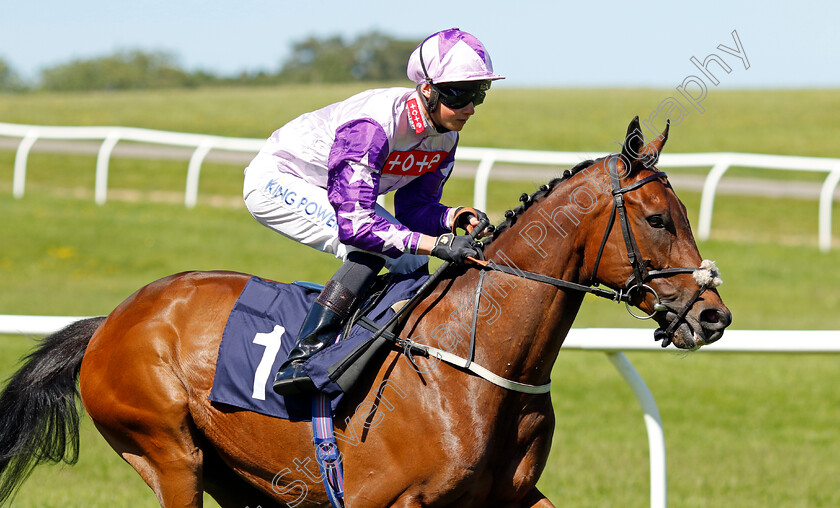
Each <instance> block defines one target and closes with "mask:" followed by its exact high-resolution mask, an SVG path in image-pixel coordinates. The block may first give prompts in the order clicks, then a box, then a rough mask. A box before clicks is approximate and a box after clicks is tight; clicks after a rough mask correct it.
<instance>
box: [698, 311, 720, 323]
mask: <svg viewBox="0 0 840 508" xmlns="http://www.w3.org/2000/svg"><path fill="white" fill-rule="evenodd" d="M700 320H701V321H703V322H704V323H712V324H714V323H717V322H718V321H720V314H719V313H718V311H717V309H706V310H704V311H703V312H701V313H700Z"/></svg>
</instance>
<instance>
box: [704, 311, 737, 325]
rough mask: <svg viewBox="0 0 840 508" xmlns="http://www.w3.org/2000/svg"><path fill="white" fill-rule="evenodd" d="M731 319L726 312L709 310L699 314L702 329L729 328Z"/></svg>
mask: <svg viewBox="0 0 840 508" xmlns="http://www.w3.org/2000/svg"><path fill="white" fill-rule="evenodd" d="M730 321H731V318H730V317H729V315H728V313H727V312H726V311H723V310H721V309H716V308H711V309H706V310H704V311H703V312H701V313H700V323H702V325H703V327H704V328H710V329H719V328H726V327H727V326H729V323H730Z"/></svg>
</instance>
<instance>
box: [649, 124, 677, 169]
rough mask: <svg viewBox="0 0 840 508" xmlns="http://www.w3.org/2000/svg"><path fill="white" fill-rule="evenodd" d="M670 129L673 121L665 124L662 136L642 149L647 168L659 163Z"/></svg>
mask: <svg viewBox="0 0 840 508" xmlns="http://www.w3.org/2000/svg"><path fill="white" fill-rule="evenodd" d="M670 128H671V120H670V119H668V123H666V124H665V130H664V131H662V134H660V135H659V137H657V138H656V139H654V140H653V141H651V142H650V143H648V144H647V146H646V147H644V149H642V154H643V155H644V164H645V167H651V166H654V165H655V164H656V163H657V161H659V154H660V153H662V148H663V147H664V146H665V142H666V141H668V130H669V129H670Z"/></svg>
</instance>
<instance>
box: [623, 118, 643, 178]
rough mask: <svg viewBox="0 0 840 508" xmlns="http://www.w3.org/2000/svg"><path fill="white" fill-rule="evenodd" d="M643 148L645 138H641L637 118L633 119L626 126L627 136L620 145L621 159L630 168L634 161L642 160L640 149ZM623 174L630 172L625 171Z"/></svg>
mask: <svg viewBox="0 0 840 508" xmlns="http://www.w3.org/2000/svg"><path fill="white" fill-rule="evenodd" d="M644 146H645V138H644V137H643V136H642V129H641V128H640V127H639V117H638V116H636V117H635V118H633V121H631V122H630V125H629V126H627V134H626V135H625V136H624V144H622V145H621V158H622V160H623V161H624V162H626V163H629V164H630V167H631V168H632V167H633V166H635V165H636V164H635V163H636V161H638V160H639V159H640V158H642V147H644ZM624 172H625V174H630V171H627V170H625V171H624Z"/></svg>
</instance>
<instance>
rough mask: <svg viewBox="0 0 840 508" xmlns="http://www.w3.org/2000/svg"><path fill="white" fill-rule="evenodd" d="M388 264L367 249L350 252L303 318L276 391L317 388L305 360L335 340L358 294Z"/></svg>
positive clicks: (291, 392) (292, 392)
mask: <svg viewBox="0 0 840 508" xmlns="http://www.w3.org/2000/svg"><path fill="white" fill-rule="evenodd" d="M384 264H385V260H384V259H383V258H381V257H379V256H375V255H373V254H370V253H367V252H363V251H353V252H351V253H350V254H349V255H348V256H347V260H346V261H345V262H344V264H343V265H341V268H339V269H338V271H337V272H336V274H335V275H334V276H333V277H332V279H330V280H329V281H328V282H327V284H326V286H324V289H323V290H322V291H321V294H319V295H318V298H317V299H316V300H315V303H314V304H313V305H312V308H311V309H309V313H308V314H307V315H306V319H304V320H303V326H301V328H300V333H299V334H298V340H297V343H295V347H294V349H292V351H291V352H290V353H289V358H288V359H286V361H285V362H284V363H283V365H281V366H280V370H279V371H277V375H276V376H275V378H274V385H273V388H274V391H275V392H276V393H278V394H280V395H302V394H307V393H313V392H315V391H316V389H315V385H314V384H313V383H312V380H311V379H309V376H308V375H307V374H306V372H305V371H304V370H303V363H304V362H305V361H306V360H308V359H309V358H311V357H312V356H313V355H315V353H317V352H319V351H321V350H322V349H324V348H325V347H327V346H328V345H330V344H332V342H333V341H334V340H335V337H336V336H337V335H338V332H339V331H341V327H342V325H343V324H344V321H345V320H346V319H347V317H348V316H349V315H350V313H351V312H352V311H353V309H354V307H355V305H356V301H357V300H358V298H357V297H358V296H359V295H362V296H363V295H365V294H366V293H367V290H368V287H369V286H370V284H371V283H372V282H373V279H374V278H376V274H378V273H379V270H381V269H382V266H383V265H384Z"/></svg>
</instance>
